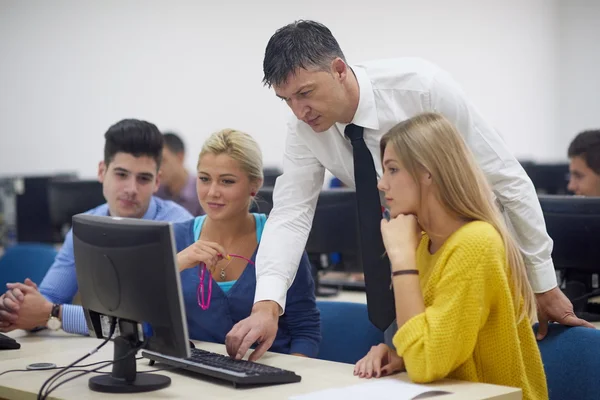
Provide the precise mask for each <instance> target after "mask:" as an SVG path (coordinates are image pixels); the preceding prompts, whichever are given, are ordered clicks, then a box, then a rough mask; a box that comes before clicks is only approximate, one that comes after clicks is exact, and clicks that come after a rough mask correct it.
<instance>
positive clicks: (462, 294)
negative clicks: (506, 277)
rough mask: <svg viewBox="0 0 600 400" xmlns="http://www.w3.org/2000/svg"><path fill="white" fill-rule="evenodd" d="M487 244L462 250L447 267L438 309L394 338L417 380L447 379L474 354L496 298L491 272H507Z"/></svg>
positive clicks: (438, 292) (438, 294)
mask: <svg viewBox="0 0 600 400" xmlns="http://www.w3.org/2000/svg"><path fill="white" fill-rule="evenodd" d="M486 245H487V244H486V242H485V241H484V242H483V243H482V242H479V243H478V244H467V245H465V246H463V247H458V248H456V249H455V250H454V252H453V253H452V254H451V255H450V257H449V258H448V261H447V263H446V264H445V265H444V266H443V271H442V278H441V279H440V281H439V282H438V284H437V285H436V287H435V289H434V290H435V295H434V296H435V297H434V300H433V302H432V304H431V305H430V306H429V307H426V309H425V312H423V313H421V314H418V315H416V316H414V317H412V318H411V319H409V320H408V321H407V322H406V323H405V324H404V325H403V326H402V327H400V329H399V330H398V332H397V333H396V334H395V335H394V339H393V343H394V346H395V347H396V351H397V353H398V355H400V356H402V357H403V358H404V362H405V365H406V371H407V373H408V375H409V377H410V378H411V380H412V381H414V382H418V383H427V382H433V381H436V380H439V379H443V378H445V377H447V376H448V374H450V372H452V371H453V370H455V369H456V368H457V367H459V366H460V365H461V364H463V363H464V362H465V361H466V360H467V359H468V358H469V357H470V356H471V355H472V353H473V351H474V348H475V344H476V342H477V337H478V334H479V330H480V328H481V326H482V325H483V323H484V322H485V320H486V318H487V316H488V313H489V308H490V301H491V300H490V299H491V296H493V295H494V294H493V292H494V289H493V286H490V285H489V284H488V279H487V276H488V274H489V273H488V269H490V267H491V268H503V264H502V262H503V261H502V258H501V256H498V254H497V252H496V253H493V252H490V251H488V250H486ZM473 254H478V256H475V257H473Z"/></svg>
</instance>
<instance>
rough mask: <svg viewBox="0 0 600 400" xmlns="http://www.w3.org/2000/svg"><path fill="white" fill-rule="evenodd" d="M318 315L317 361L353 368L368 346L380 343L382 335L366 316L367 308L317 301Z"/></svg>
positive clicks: (355, 304)
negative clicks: (335, 362)
mask: <svg viewBox="0 0 600 400" xmlns="http://www.w3.org/2000/svg"><path fill="white" fill-rule="evenodd" d="M317 307H318V308H319V311H320V312H321V335H322V339H321V346H320V349H319V354H318V356H317V358H319V359H321V360H328V361H337V362H343V363H349V364H354V363H356V362H357V361H358V360H360V359H361V358H363V357H364V356H365V355H366V354H367V353H368V352H369V350H370V349H371V346H375V345H378V344H379V343H383V332H382V331H380V330H379V329H377V328H376V327H375V326H374V325H373V324H372V323H371V321H369V316H368V314H367V305H366V304H363V303H348V302H338V301H317Z"/></svg>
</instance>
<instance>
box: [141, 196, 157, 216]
mask: <svg viewBox="0 0 600 400" xmlns="http://www.w3.org/2000/svg"><path fill="white" fill-rule="evenodd" d="M157 210H158V204H156V199H155V198H154V196H152V197H151V198H150V204H148V209H147V210H146V213H145V214H144V216H143V217H142V219H150V220H153V219H155V218H156V211H157Z"/></svg>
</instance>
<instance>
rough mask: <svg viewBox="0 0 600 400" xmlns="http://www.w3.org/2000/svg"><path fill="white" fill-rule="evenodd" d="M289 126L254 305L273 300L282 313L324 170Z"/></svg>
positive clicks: (260, 251)
mask: <svg viewBox="0 0 600 400" xmlns="http://www.w3.org/2000/svg"><path fill="white" fill-rule="evenodd" d="M295 126H296V123H295V122H290V123H289V124H288V135H287V139H286V147H285V153H284V159H283V174H282V175H280V176H279V177H278V178H277V181H276V183H275V189H274V191H273V209H272V210H271V213H270V214H269V218H268V219H267V223H266V224H265V228H264V230H263V234H262V238H261V241H260V245H259V248H258V252H257V255H256V293H255V297H254V302H255V303H256V302H259V301H263V300H273V301H275V302H277V303H278V304H279V305H280V306H281V309H282V310H285V301H286V294H287V290H288V289H289V287H290V286H291V285H292V283H293V281H294V278H295V276H296V272H297V271H298V265H299V263H300V258H301V256H302V253H303V252H304V249H305V247H306V241H307V239H308V234H309V233H310V229H311V225H312V220H313V217H314V214H315V207H316V204H317V200H318V198H319V193H320V191H321V187H322V186H323V179H324V176H325V168H324V167H323V165H322V164H321V163H320V162H319V161H318V160H317V159H316V158H315V156H314V155H313V153H312V152H311V151H310V149H309V148H308V146H307V145H306V144H305V143H304V141H302V139H301V138H300V137H298V134H297V132H296V128H295Z"/></svg>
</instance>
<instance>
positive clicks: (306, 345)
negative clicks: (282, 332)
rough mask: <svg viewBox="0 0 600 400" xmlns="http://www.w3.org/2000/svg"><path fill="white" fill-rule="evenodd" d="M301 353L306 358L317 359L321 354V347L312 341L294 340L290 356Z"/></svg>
mask: <svg viewBox="0 0 600 400" xmlns="http://www.w3.org/2000/svg"><path fill="white" fill-rule="evenodd" d="M294 353H299V354H302V355H304V356H307V357H310V358H315V357H316V356H317V354H319V345H318V344H317V343H315V342H312V341H310V340H293V339H292V345H291V346H290V354H294Z"/></svg>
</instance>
